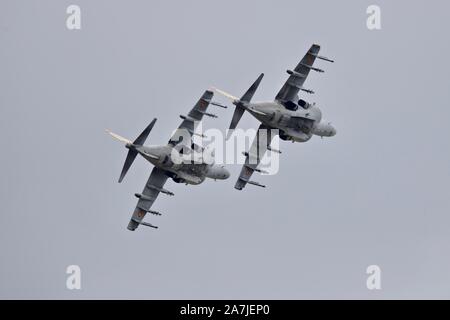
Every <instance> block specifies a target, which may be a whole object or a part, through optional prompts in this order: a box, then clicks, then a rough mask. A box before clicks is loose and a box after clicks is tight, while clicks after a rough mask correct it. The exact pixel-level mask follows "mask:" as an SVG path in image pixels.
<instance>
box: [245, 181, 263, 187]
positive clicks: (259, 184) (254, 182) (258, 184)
mask: <svg viewBox="0 0 450 320" xmlns="http://www.w3.org/2000/svg"><path fill="white" fill-rule="evenodd" d="M247 183H248V184H252V185H254V186H257V187H261V188H265V187H266V186H265V185H263V184H261V183H259V182H256V181H250V180H249V181H247Z"/></svg>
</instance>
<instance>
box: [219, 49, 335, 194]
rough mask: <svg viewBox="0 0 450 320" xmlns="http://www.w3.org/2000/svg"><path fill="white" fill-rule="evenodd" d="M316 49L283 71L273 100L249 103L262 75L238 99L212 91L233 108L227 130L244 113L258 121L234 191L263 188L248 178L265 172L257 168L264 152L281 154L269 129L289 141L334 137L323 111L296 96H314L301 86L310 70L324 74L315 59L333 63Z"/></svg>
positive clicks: (310, 91) (233, 127)
mask: <svg viewBox="0 0 450 320" xmlns="http://www.w3.org/2000/svg"><path fill="white" fill-rule="evenodd" d="M319 50H320V46H319V45H316V44H314V45H312V46H311V48H310V49H309V50H308V52H307V53H306V55H305V56H304V57H303V59H302V60H301V61H300V62H299V64H298V65H297V66H296V67H295V69H294V70H287V71H286V72H287V73H288V74H289V78H288V79H287V81H286V83H285V84H284V85H283V87H282V88H281V90H280V91H279V92H278V94H277V95H276V97H275V100H274V101H269V102H254V103H251V102H250V101H251V99H252V97H253V95H254V94H255V91H256V89H257V88H258V86H259V84H260V82H261V80H262V78H263V76H264V74H263V73H262V74H261V75H260V76H259V77H258V79H256V81H255V82H254V83H253V84H252V86H251V87H250V88H249V89H248V90H247V92H246V93H245V94H244V95H243V96H242V97H241V98H240V99H239V98H237V97H235V96H233V95H231V94H229V93H227V92H225V91H222V90H220V89H216V88H214V90H216V91H217V92H218V93H220V94H222V95H224V96H225V97H227V98H229V99H231V100H232V101H233V104H234V105H235V106H236V108H235V111H234V114H233V118H232V120H231V124H230V130H233V129H235V128H236V126H237V124H238V122H239V120H240V119H241V117H242V115H243V114H244V111H248V112H249V113H250V114H251V115H253V116H254V117H255V118H256V119H258V120H259V121H260V122H261V125H260V126H259V129H258V134H257V136H256V137H255V139H254V140H253V143H252V146H251V147H250V150H249V152H245V156H246V160H245V164H244V166H243V168H242V170H241V173H240V175H239V178H238V180H237V182H236V184H235V186H234V187H235V188H236V189H238V190H242V189H243V188H244V187H245V185H246V184H247V183H249V184H253V185H256V186H260V187H265V186H264V185H262V184H260V183H258V182H255V181H250V180H249V179H250V177H251V175H252V174H253V172H254V171H257V172H262V173H264V172H263V171H262V170H261V169H258V168H257V167H258V164H259V163H260V160H261V159H262V157H263V156H264V154H265V152H266V150H269V151H272V152H278V153H281V151H279V150H276V149H272V148H271V147H270V143H271V142H272V139H273V137H272V134H271V130H270V129H279V136H280V139H282V140H287V141H292V142H305V141H308V140H309V139H311V137H312V136H313V135H317V136H320V137H332V136H334V135H335V134H336V129H335V128H334V127H333V126H332V125H331V123H330V122H327V121H325V120H324V119H322V112H321V111H320V109H319V108H318V107H317V106H316V105H315V103H309V102H307V101H305V100H303V99H300V98H299V96H298V93H299V91H304V92H306V93H309V94H313V93H314V92H313V91H312V90H310V89H306V88H304V87H303V83H304V82H305V80H306V78H307V77H308V74H309V72H310V71H311V70H313V71H316V72H324V71H323V70H322V69H319V68H315V67H313V63H314V61H315V60H316V58H317V59H321V60H324V61H328V62H334V61H333V60H331V59H329V58H326V57H323V56H319ZM229 133H230V131H229ZM261 133H265V134H267V138H266V141H267V142H266V143H260V142H259V140H260V134H261ZM229 136H230V135H229ZM261 140H262V139H261ZM261 144H262V145H261ZM250 159H252V161H250Z"/></svg>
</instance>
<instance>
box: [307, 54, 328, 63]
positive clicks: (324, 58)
mask: <svg viewBox="0 0 450 320" xmlns="http://www.w3.org/2000/svg"><path fill="white" fill-rule="evenodd" d="M308 53H309V54H310V55H312V56H313V57H316V58H317V59H320V60H324V61H328V62H331V63H333V62H334V60H331V59H330V58H327V57H324V56H319V55H318V54H315V53H311V52H308Z"/></svg>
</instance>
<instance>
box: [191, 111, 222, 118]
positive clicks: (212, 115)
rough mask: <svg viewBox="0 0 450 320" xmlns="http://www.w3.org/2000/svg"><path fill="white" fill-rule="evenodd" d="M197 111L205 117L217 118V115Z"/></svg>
mask: <svg viewBox="0 0 450 320" xmlns="http://www.w3.org/2000/svg"><path fill="white" fill-rule="evenodd" d="M196 111H197V112H200V113H201V114H203V115H204V116H207V117H211V118H217V116H216V115H215V114H213V113H208V112H205V111H201V110H196Z"/></svg>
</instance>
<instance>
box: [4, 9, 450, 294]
mask: <svg viewBox="0 0 450 320" xmlns="http://www.w3.org/2000/svg"><path fill="white" fill-rule="evenodd" d="M72 3H74V4H78V5H79V6H80V7H81V10H82V30H79V31H69V30H67V29H66V27H65V19H66V13H65V11H66V8H67V6H68V5H69V4H72ZM372 3H376V4H378V5H379V6H380V7H381V14H382V30H379V31H369V30H368V29H367V28H366V16H367V15H366V8H367V6H368V5H369V4H372ZM449 9H450V8H449V6H448V4H447V2H444V1H432V2H431V3H430V2H425V1H375V2H374V1H339V2H338V1H82V0H77V1H56V0H55V1H13V0H6V1H5V0H3V1H2V2H1V3H0V43H1V50H0V88H1V89H0V108H1V117H0V147H1V150H2V160H1V164H2V165H1V168H0V173H1V174H0V176H1V179H0V200H1V208H2V209H1V215H0V250H1V251H0V252H1V265H0V297H1V298H63V299H78V298H151V299H155V298H237V299H240V298H266V299H271V298H275V299H276V298H288V299H294V298H369V299H372V298H374V299H377V298H450V273H449V271H448V270H450V257H449V254H448V253H449V252H450V234H449V231H448V230H449V224H450V217H449V214H450V212H449V208H450V191H449V190H450V179H449V178H450V168H449V163H450V148H449V147H450V143H449V136H450V127H449V124H448V119H449V118H450V111H449V105H448V101H450V93H449V90H448V75H449V74H450V68H449V66H450V63H449V61H448V56H449V55H450V47H449V42H448V36H447V35H446V34H445V33H446V31H447V30H448V29H449V27H450V26H449V19H448V12H449ZM312 43H318V44H320V45H321V46H322V51H321V52H322V53H323V54H324V55H325V56H329V57H332V58H334V59H335V60H336V63H334V64H328V63H325V62H322V63H321V62H318V65H320V66H322V67H323V68H324V69H325V73H324V74H317V73H312V74H311V75H310V77H309V79H308V80H307V82H306V84H305V86H306V87H308V88H312V89H314V90H315V91H316V94H315V95H314V96H309V95H306V94H305V95H304V97H306V98H307V99H309V100H310V101H315V102H316V103H317V104H318V105H319V106H320V107H321V108H322V110H323V113H324V117H325V118H326V119H329V120H330V121H332V122H333V124H334V126H335V127H336V128H337V131H338V134H337V135H336V136H335V137H333V138H330V139H323V140H321V139H320V138H317V137H314V138H313V139H312V140H311V141H309V142H308V143H305V144H291V143H287V142H281V146H280V147H281V149H282V151H283V154H282V155H281V164H280V172H279V173H278V174H277V175H276V176H268V177H256V178H255V179H256V180H257V181H259V182H262V183H264V184H267V185H268V188H266V189H261V188H257V187H253V186H247V187H246V188H245V189H244V190H243V191H241V192H239V191H237V190H235V189H234V188H233V185H234V183H235V179H236V177H237V175H238V173H239V170H240V166H237V165H236V166H229V167H228V168H229V169H230V171H231V173H232V175H231V178H230V179H229V180H227V181H220V182H219V181H218V182H213V181H206V182H205V183H204V184H202V185H199V186H185V185H179V184H176V183H174V182H172V181H170V182H168V183H167V185H166V187H167V188H168V189H169V190H171V191H173V192H174V193H175V197H171V198H168V197H165V196H164V195H161V196H160V197H159V199H158V200H157V201H156V202H155V205H154V208H155V209H156V210H159V211H161V212H162V213H163V216H162V217H149V218H150V219H149V220H150V221H152V222H153V223H155V224H157V225H159V226H160V229H158V230H156V231H155V230H152V229H147V228H144V227H141V228H139V229H138V230H137V231H136V232H129V231H128V230H127V229H126V226H127V223H128V221H129V218H130V216H131V213H132V211H133V209H134V207H135V203H136V199H135V198H134V197H133V193H135V192H140V191H141V189H142V187H143V185H144V183H145V181H146V180H147V177H148V174H149V173H150V171H151V166H150V165H149V164H148V163H146V162H145V161H144V160H143V159H138V160H137V161H136V162H135V164H134V165H133V167H132V168H131V169H130V171H129V173H128V175H127V177H126V178H125V180H124V182H123V183H122V184H118V183H117V178H118V176H119V173H120V170H121V166H122V164H123V161H124V159H125V156H126V150H125V149H124V148H123V146H121V145H120V144H119V143H117V142H116V141H113V140H112V139H111V137H109V136H107V135H106V134H105V133H104V129H106V128H109V129H112V130H114V131H115V132H117V133H119V134H121V135H123V136H125V137H128V138H134V137H136V136H137V135H138V134H139V132H140V131H141V130H142V129H143V128H144V127H145V126H146V125H147V124H148V123H149V122H150V121H151V119H153V118H154V117H157V118H158V121H157V122H156V125H155V128H154V130H153V131H152V132H151V134H150V136H149V139H148V140H147V143H149V144H161V143H165V142H166V141H167V139H168V138H169V135H170V133H171V132H172V130H173V129H175V128H176V127H177V126H178V124H179V122H180V119H179V117H178V115H179V114H184V113H186V112H187V110H188V109H189V108H190V107H192V106H193V104H194V103H195V102H196V100H197V99H198V98H199V97H200V95H201V94H202V92H203V91H204V90H205V89H206V88H208V87H209V86H211V85H214V86H217V87H219V88H222V89H224V90H227V91H229V92H230V93H232V94H235V95H238V96H240V95H241V94H242V93H243V92H244V91H245V90H246V89H247V88H248V86H249V85H250V84H251V83H252V82H253V81H254V80H255V79H256V77H257V76H258V74H259V73H260V72H264V73H265V77H264V79H263V81H262V83H261V85H260V88H259V90H258V91H257V93H256V95H255V97H254V99H255V100H265V99H267V100H269V99H273V98H274V96H275V95H276V93H277V92H278V90H279V88H280V87H281V86H282V84H283V82H284V81H285V80H286V78H287V74H286V73H285V70H286V69H288V68H293V67H294V66H295V65H296V64H297V63H298V61H299V60H300V59H301V57H302V56H303V55H304V53H305V52H306V50H307V49H308V48H309V47H310V45H311V44H312ZM220 99H221V98H220ZM221 101H225V100H223V99H221ZM212 108H214V107H212ZM214 113H217V114H218V115H219V119H209V118H208V119H205V121H204V124H203V127H204V128H211V127H217V128H221V129H224V128H226V127H227V125H228V124H229V121H230V119H231V115H232V109H228V110H223V109H219V108H218V109H217V110H214ZM257 125H258V123H257V121H256V120H255V119H253V118H252V117H251V116H250V115H248V114H247V115H245V116H244V117H243V118H242V121H241V122H240V127H241V128H256V127H257ZM70 264H77V265H79V266H80V267H81V269H82V290H80V291H69V290H67V289H66V287H65V281H66V274H65V268H66V267H67V266H68V265H70ZM371 264H377V265H379V266H380V267H381V269H382V290H381V291H375V292H374V291H369V290H367V289H366V286H365V283H366V277H367V275H366V274H365V270H366V267H367V266H368V265H371Z"/></svg>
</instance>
